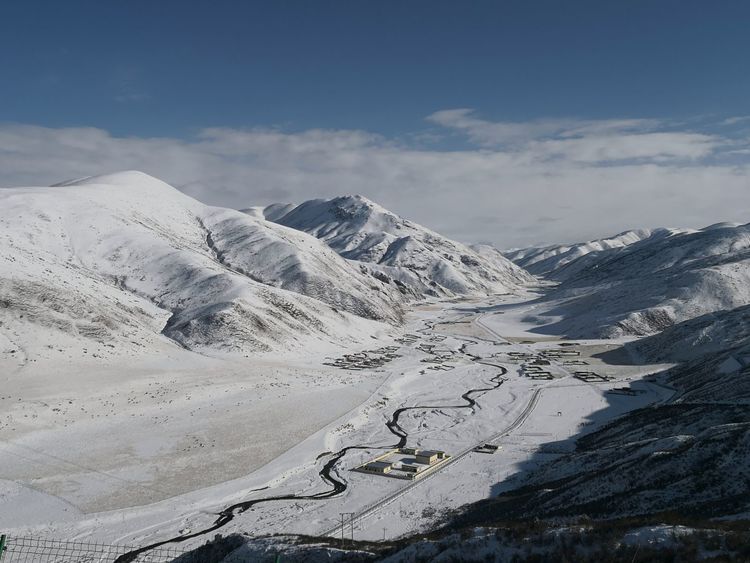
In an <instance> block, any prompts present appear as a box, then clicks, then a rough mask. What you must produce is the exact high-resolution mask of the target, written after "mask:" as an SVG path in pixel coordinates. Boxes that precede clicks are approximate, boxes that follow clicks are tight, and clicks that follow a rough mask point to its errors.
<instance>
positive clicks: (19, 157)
mask: <svg viewBox="0 0 750 563" xmlns="http://www.w3.org/2000/svg"><path fill="white" fill-rule="evenodd" d="M450 111H452V112H454V113H449V114H443V116H442V117H441V118H440V119H442V120H444V121H445V123H448V121H447V118H446V115H447V116H448V117H450V118H451V119H454V120H455V119H464V118H465V117H466V115H468V114H466V113H461V111H468V110H460V111H459V110H450ZM434 115H435V114H433V116H431V118H430V119H431V120H432V121H433V122H437V121H436V119H434ZM451 116H452V117H451ZM462 116H464V117H462ZM551 123H552V121H550V122H532V123H530V124H523V123H519V124H513V126H512V127H511V128H510V129H504V128H503V127H499V128H497V129H496V132H497V131H499V133H497V135H498V138H499V137H503V138H505V139H511V138H515V139H518V140H517V141H514V142H513V143H512V144H511V146H500V147H493V148H491V147H489V146H486V145H483V146H481V147H479V148H477V149H471V148H469V149H467V150H460V151H440V150H424V149H421V150H419V149H416V148H413V147H411V146H408V145H407V146H405V145H404V144H403V143H402V142H396V141H395V140H392V139H387V138H384V137H382V136H379V135H375V134H371V133H368V132H365V131H353V130H342V131H333V130H309V131H303V132H285V131H282V130H273V129H249V130H236V129H226V128H213V129H206V130H204V131H201V132H200V133H199V134H198V135H196V136H195V137H193V138H189V139H173V138H138V137H127V138H123V137H114V136H112V135H110V134H109V133H107V132H106V131H103V130H100V129H94V128H63V129H52V128H45V127H34V126H23V125H5V126H0V185H4V186H11V185H48V184H51V183H55V182H59V181H61V180H65V179H68V178H75V177H81V176H87V175H91V174H98V173H105V172H111V171H114V170H122V169H131V168H134V169H139V170H143V171H145V172H148V173H150V174H153V175H155V176H157V177H160V178H162V179H164V180H166V181H168V182H170V183H172V184H173V185H175V186H177V187H179V188H180V189H182V190H183V191H185V192H186V193H188V194H190V195H192V196H194V197H196V198H198V199H200V200H202V201H205V202H206V203H210V204H214V205H224V206H230V207H236V208H241V207H247V206H250V205H258V204H266V203H271V202H274V201H297V202H298V201H302V200H304V199H309V198H313V197H330V196H334V195H338V194H342V193H362V194H364V195H366V196H368V197H370V198H372V199H374V200H376V201H379V202H380V203H382V204H383V205H385V206H386V207H389V208H391V209H393V210H394V211H396V212H398V213H400V214H402V215H404V216H407V217H410V218H412V219H414V220H415V221H418V222H421V223H424V224H426V225H427V226H429V227H431V228H433V229H435V230H438V231H440V232H443V233H445V234H446V235H448V236H452V237H455V238H458V239H461V240H465V241H467V242H474V241H491V242H494V243H496V244H498V245H500V246H505V247H510V246H519V245H524V244H530V243H535V242H553V241H558V240H559V241H573V240H580V239H587V238H592V237H595V236H599V235H603V234H611V233H614V232H619V231H622V230H625V229H626V228H632V227H648V226H658V225H667V226H702V225H706V224H710V223H714V222H717V221H720V220H729V221H740V222H747V221H748V217H750V198H748V188H749V187H750V185H749V184H750V182H749V179H750V164H748V161H747V159H746V160H743V163H742V164H738V163H737V157H736V155H735V159H734V161H733V163H732V164H731V165H728V164H727V165H718V164H716V162H717V159H716V158H715V157H717V156H720V155H722V154H723V153H722V151H725V149H724V148H723V144H722V143H723V139H722V138H721V137H720V136H718V135H717V134H715V133H714V134H711V135H709V134H705V133H701V132H694V131H678V130H675V127H673V126H672V127H671V128H669V130H665V126H664V125H663V124H661V123H659V122H655V121H651V120H648V121H647V120H605V121H601V122H596V121H575V120H565V124H564V125H561V124H560V123H561V122H559V121H554V123H556V124H555V125H554V126H553V125H552V124H551ZM490 130H491V128H489V129H487V131H490ZM484 138H486V139H489V133H486V134H484ZM735 148H736V147H735ZM727 152H728V151H727ZM144 205H148V202H144Z"/></svg>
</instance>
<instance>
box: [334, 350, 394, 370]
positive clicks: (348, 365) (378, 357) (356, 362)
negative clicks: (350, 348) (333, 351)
mask: <svg viewBox="0 0 750 563" xmlns="http://www.w3.org/2000/svg"><path fill="white" fill-rule="evenodd" d="M397 350H398V346H384V347H383V348H378V349H376V350H364V351H363V352H357V353H354V354H344V355H343V356H341V357H340V358H336V359H334V360H333V361H330V362H323V365H326V366H334V367H337V368H341V369H353V370H360V369H374V368H379V367H381V366H383V365H385V364H387V363H388V362H390V361H393V360H395V359H396V358H400V357H401V356H400V355H399V354H397V353H396V351H397Z"/></svg>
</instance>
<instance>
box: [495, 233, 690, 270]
mask: <svg viewBox="0 0 750 563" xmlns="http://www.w3.org/2000/svg"><path fill="white" fill-rule="evenodd" d="M684 232H690V231H687V230H678V229H665V228H658V229H637V230H631V231H625V232H622V233H619V234H617V235H614V236H612V237H607V238H602V239H596V240H590V241H587V242H581V243H577V244H570V245H552V246H544V247H531V248H523V249H519V250H511V251H508V252H505V253H504V255H505V257H507V258H508V259H510V260H512V261H513V262H514V263H515V264H517V265H519V266H520V267H522V268H524V269H525V270H527V271H529V272H531V273H532V274H534V275H537V276H547V277H549V278H550V279H555V280H562V279H566V278H568V277H570V276H572V275H574V274H575V273H577V272H580V271H582V270H585V269H586V268H587V267H590V266H591V265H593V264H594V263H596V262H597V261H598V260H601V259H603V258H604V257H606V256H608V255H611V254H613V253H614V252H616V251H618V250H619V249H622V248H625V247H628V246H630V245H631V244H635V243H639V242H641V241H644V240H649V239H650V240H658V239H662V238H666V237H670V236H672V235H675V234H679V233H684ZM613 251H614V252H613Z"/></svg>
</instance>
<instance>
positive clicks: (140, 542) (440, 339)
mask: <svg viewBox="0 0 750 563" xmlns="http://www.w3.org/2000/svg"><path fill="white" fill-rule="evenodd" d="M146 202H148V205H146ZM0 241H1V243H2V246H1V247H0V248H1V250H2V252H1V253H0V373H1V374H2V378H3V392H2V393H0V409H1V410H0V448H2V452H3V456H4V460H5V461H4V462H3V467H2V473H1V474H0V500H1V501H2V503H3V506H4V507H6V509H5V510H3V511H1V512H0V527H2V529H3V530H6V531H10V532H11V533H12V534H15V535H18V536H23V535H39V536H45V537H66V538H73V539H82V540H96V541H102V542H105V543H108V544H114V545H118V544H122V545H123V546H128V545H129V546H139V549H136V550H132V549H130V548H128V549H125V548H123V550H122V551H121V552H119V553H118V558H117V561H119V562H120V563H124V562H125V561H147V560H148V557H149V554H150V553H157V552H158V550H159V549H160V548H163V546H164V545H171V546H180V547H181V548H184V549H185V550H186V551H187V550H189V549H191V548H197V547H199V546H201V545H202V544H203V543H205V542H206V541H207V540H211V539H212V538H213V536H214V534H215V533H221V534H224V535H226V534H236V535H234V536H230V538H233V539H231V541H230V542H229V543H225V544H222V543H221V542H219V543H218V544H217V545H218V546H219V547H218V548H217V550H218V551H217V553H218V552H221V553H222V555H221V557H218V556H212V557H214V559H212V560H215V561H220V560H224V561H226V562H228V563H229V562H232V561H234V562H239V561H250V560H253V558H254V557H261V556H263V557H265V556H270V555H271V554H274V553H277V552H283V553H285V554H287V556H288V557H290V558H291V559H292V560H294V559H295V558H297V559H300V560H302V559H305V560H310V561H315V560H316V559H315V558H316V557H317V558H319V560H321V561H322V560H337V559H336V558H338V560H341V561H345V560H368V561H369V560H381V559H382V560H388V561H412V560H414V557H415V554H417V553H420V552H424V553H432V552H431V551H430V550H433V551H434V550H436V549H442V547H439V546H441V545H443V544H441V542H446V541H447V540H446V539H445V538H452V537H453V536H451V534H454V533H457V532H456V531H457V530H458V531H460V533H461V534H463V535H461V536H460V539H456V540H455V542H454V540H453V539H451V540H450V542H453V543H451V544H450V546H449V547H450V549H457V547H456V546H457V545H458V546H461V545H463V546H464V547H465V548H466V549H476V550H477V553H480V551H481V549H485V548H486V546H487V542H489V543H492V541H494V540H492V541H490V540H488V539H487V537H486V536H487V532H486V530H492V529H493V527H495V528H498V529H500V528H503V527H507V526H508V525H509V522H511V521H514V522H526V521H537V520H540V519H541V520H544V521H554V522H557V523H562V524H560V525H564V524H565V523H576V522H579V519H580V518H582V517H585V518H586V519H587V521H588V520H589V519H594V520H600V521H606V520H608V519H625V518H642V519H648V518H656V519H657V520H658V518H659V517H661V516H659V515H664V514H666V513H675V512H676V513H680V514H682V515H686V516H692V517H695V518H696V519H698V518H700V519H706V520H708V519H717V520H722V521H727V520H730V521H736V520H743V519H744V520H746V519H747V518H748V514H750V472H749V471H750V470H749V469H748V468H749V467H750V340H748V339H750V328H749V327H750V312H748V311H749V309H748V308H750V289H749V288H750V226H747V225H733V224H731V225H730V224H721V225H714V226H712V227H709V228H705V229H701V230H694V229H653V230H640V231H631V232H627V233H622V234H620V235H617V236H615V237H611V238H607V239H601V240H596V241H590V242H587V243H581V244H577V245H563V246H559V247H545V248H541V249H525V250H516V251H512V252H506V253H501V252H500V251H498V250H497V249H495V248H494V247H491V246H487V245H479V246H473V247H471V246H468V245H465V244H462V243H460V242H456V241H452V240H450V239H448V238H446V237H443V236H441V235H439V234H437V233H435V232H433V231H431V230H429V229H428V228H426V227H422V226H420V225H417V224H415V223H413V222H411V221H409V220H408V219H404V218H402V217H399V216H398V215H396V214H394V213H392V212H390V211H388V210H386V209H384V208H382V207H381V206H379V205H378V204H377V203H374V202H372V201H369V200H368V199H366V198H364V197H362V196H341V197H337V198H332V199H314V200H310V201H307V202H303V203H301V204H299V205H293V204H275V205H271V206H267V207H252V208H247V209H244V210H242V211H236V210H231V209H225V208H218V207H210V206H207V205H204V204H202V203H200V202H198V201H196V200H195V199H192V198H190V197H188V196H186V195H184V194H183V193H181V192H180V191H179V190H177V189H176V188H174V187H172V186H169V185H168V184H166V183H164V182H161V181H160V180H157V179H155V178H153V177H150V176H148V175H146V174H143V173H140V172H121V173H115V174H110V175H105V176H96V177H91V178H85V179H81V180H76V181H70V182H65V183H63V184H59V185H57V186H53V187H29V188H10V189H2V190H0ZM493 448H494V449H493ZM420 451H421V452H436V453H435V457H436V458H439V459H443V460H444V461H443V462H442V463H439V464H437V465H434V466H432V465H430V464H432V463H433V462H432V461H429V462H428V463H427V464H426V465H425V463H424V462H415V461H413V460H411V458H409V460H410V461H407V462H405V461H404V459H406V458H405V457H403V456H414V457H415V459H419V458H417V457H416V456H417V455H418V452H420ZM441 455H442V456H443V457H440V456H441ZM383 456H386V457H383ZM387 456H392V459H395V457H393V456H402V458H401V460H400V461H398V462H396V463H395V464H391V465H388V469H384V470H383V471H382V474H376V472H375V471H374V469H373V468H378V467H379V468H381V469H382V468H383V467H385V466H384V465H382V464H383V463H385V464H386V465H387V464H388V463H390V462H383V461H381V462H380V463H381V465H377V462H378V460H385V459H391V458H388V457H387ZM428 458H429V456H428ZM371 463H376V465H370V464H371ZM419 464H422V465H421V467H420V466H419ZM405 465H406V466H407V467H406V468H405V467H404V466H405ZM363 467H364V468H365V471H362V468H363ZM415 467H416V469H415ZM368 470H370V472H369V473H368V472H367V471H368ZM399 471H401V472H402V473H403V474H406V473H407V471H414V472H415V476H413V477H409V476H407V477H403V475H402V478H394V475H396V473H398V472H399ZM388 472H391V475H387V473H388ZM420 472H422V473H420ZM342 513H344V514H347V515H349V516H347V517H346V518H345V517H344V516H341V514H342ZM467 530H468V531H467ZM471 530H474V532H471ZM477 530H479V531H477ZM481 530H484V532H482V531H481ZM280 533H284V534H288V535H289V536H288V537H284V538H274V537H273V535H274V534H280ZM627 533H628V532H627V530H625V531H623V534H625V535H627ZM349 534H351V535H352V536H354V537H355V539H357V540H361V541H363V542H364V543H363V544H361V545H360V544H355V545H353V546H350V547H351V550H349V549H347V548H346V547H345V546H342V545H339V544H338V543H337V542H338V541H339V540H338V538H341V537H346V536H348V535H349ZM426 534H437V535H436V536H434V537H433V538H432V539H430V540H427V539H425V538H426ZM472 534H473V535H472ZM483 534H484V535H483ZM303 536H315V537H317V539H316V540H314V541H312V540H310V541H312V543H313V544H314V545H313V546H312V547H310V546H309V545H305V546H300V545H299V541H300V538H301V537H303ZM306 541H307V540H306ZM472 541H474V542H475V544H476V545H477V546H479V544H481V546H484V547H481V548H480V547H476V546H475V548H472V547H471V545H472V544H471V542H472ZM618 541H619V540H618ZM623 541H624V540H623ZM420 542H421V543H420ZM425 542H426V543H425ZM450 542H448V543H450ZM456 542H457V543H456ZM462 542H463V543H462ZM308 543H309V542H308ZM427 544H429V545H427ZM222 546H223V547H222ZM443 547H445V546H443ZM446 549H448V548H446ZM495 549H498V548H497V547H495ZM519 549H520V548H519ZM222 550H223V551H222ZM420 550H421V551H420ZM436 553H437V552H436ZM519 553H520V552H519ZM189 555H190V554H188V556H189ZM195 557H197V558H196V559H193V560H195V561H200V560H202V559H201V558H200V557H201V556H195ZM477 557H479V555H478V556H477ZM357 558H360V559H357ZM188 560H190V559H185V561H188ZM205 560H208V559H205Z"/></svg>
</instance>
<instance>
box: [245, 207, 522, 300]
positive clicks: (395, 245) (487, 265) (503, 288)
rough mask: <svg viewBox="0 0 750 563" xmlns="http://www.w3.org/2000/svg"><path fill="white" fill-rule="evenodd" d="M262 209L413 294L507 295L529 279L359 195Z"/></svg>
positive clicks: (494, 255) (498, 258) (493, 255)
mask: <svg viewBox="0 0 750 563" xmlns="http://www.w3.org/2000/svg"><path fill="white" fill-rule="evenodd" d="M247 212H248V213H250V214H253V213H256V214H257V213H258V211H257V210H247ZM262 213H263V215H264V216H265V218H266V219H268V220H270V221H274V222H276V223H279V224H281V225H285V226H287V227H291V228H294V229H297V230H300V231H304V232H306V233H309V234H311V235H313V236H315V237H317V238H318V239H320V240H322V241H325V242H326V243H327V244H328V245H329V246H330V247H331V248H333V249H334V250H335V251H336V252H338V253H339V254H340V255H341V256H343V257H344V258H347V259H349V260H353V261H357V262H359V263H360V264H362V265H363V267H365V268H366V269H367V270H368V271H370V272H372V273H373V274H374V275H376V276H377V277H378V278H379V279H381V280H383V281H388V282H392V283H393V284H394V285H396V286H398V287H399V288H401V289H402V291H404V292H406V291H407V289H408V291H410V292H412V293H415V294H416V295H434V296H436V295H455V294H472V293H507V292H509V291H513V290H514V289H516V288H518V287H519V286H521V285H523V284H526V283H529V282H532V281H533V280H534V278H533V277H532V276H530V275H529V274H528V273H527V272H525V271H524V270H522V269H521V268H519V267H517V266H515V265H514V264H513V263H512V262H510V261H509V260H507V259H506V258H505V257H504V256H502V255H501V254H500V253H499V252H490V251H488V250H487V249H484V250H483V251H481V252H478V251H475V250H473V249H471V248H469V247H468V246H466V245H463V244H461V243H458V242H455V241H452V240H449V239H447V238H445V237H443V236H441V235H439V234H437V233H435V232H433V231H431V230H429V229H427V228H425V227H422V226H421V225H417V224H416V223H413V222H411V221H409V220H407V219H404V218H402V217H399V216H398V215H395V214H394V213H391V212H390V211H388V210H387V209H384V208H383V207H381V206H380V205H378V204H376V203H373V202H372V201H370V200H368V199H366V198H364V197H362V196H359V195H352V196H343V197H336V198H333V199H327V200H326V199H314V200H310V201H306V202H304V203H302V204H300V205H297V206H294V205H290V204H274V205H271V206H269V207H266V208H265V209H263V210H262ZM365 264H366V266H364V265H365Z"/></svg>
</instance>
